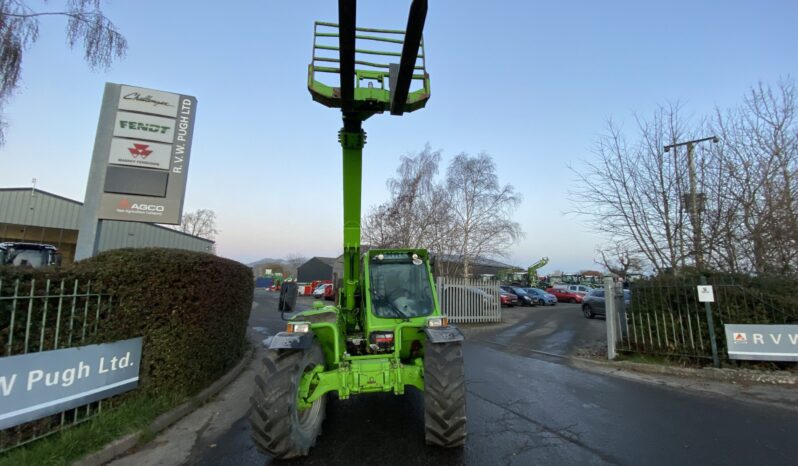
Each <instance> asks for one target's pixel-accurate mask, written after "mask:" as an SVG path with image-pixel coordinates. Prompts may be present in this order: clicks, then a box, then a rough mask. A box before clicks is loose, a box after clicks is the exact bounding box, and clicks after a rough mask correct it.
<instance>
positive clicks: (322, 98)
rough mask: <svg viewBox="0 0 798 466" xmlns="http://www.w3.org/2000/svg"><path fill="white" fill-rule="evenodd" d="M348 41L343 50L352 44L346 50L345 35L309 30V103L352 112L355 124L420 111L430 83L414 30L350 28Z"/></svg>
mask: <svg viewBox="0 0 798 466" xmlns="http://www.w3.org/2000/svg"><path fill="white" fill-rule="evenodd" d="M348 35H349V44H351V42H352V39H354V46H353V47H347V37H348V36H347V31H346V30H345V28H342V27H341V26H340V25H339V24H336V23H329V22H323V21H316V23H315V24H314V27H313V55H312V60H311V63H310V65H308V90H309V91H310V94H311V96H312V97H313V100H315V101H316V102H319V103H321V104H323V105H325V106H327V107H333V108H341V109H342V111H343V112H344V113H345V114H346V113H350V112H354V113H356V114H357V115H358V116H359V117H360V118H359V119H360V120H361V121H362V120H364V119H366V118H368V117H369V116H371V115H373V114H375V113H383V112H385V111H390V112H391V113H392V114H394V115H401V114H402V113H404V112H412V111H414V110H418V109H420V108H423V107H424V105H426V103H427V100H429V97H430V83H429V74H428V73H427V69H426V60H425V52H424V41H423V38H422V37H421V35H420V29H419V30H418V32H415V29H413V28H412V27H411V28H410V30H408V31H403V30H395V29H374V28H364V27H355V28H353V29H351V30H349V32H348ZM352 36H353V37H352ZM416 41H417V43H416ZM342 44H343V47H342ZM405 49H407V50H408V51H405ZM414 49H415V50H417V51H418V52H417V53H415V54H414ZM342 51H343V52H342ZM405 61H406V62H408V65H405V63H404V62H405ZM405 66H407V67H412V68H405ZM403 68H404V69H403ZM400 69H401V70H402V73H400ZM405 69H407V70H408V71H405ZM348 70H349V71H348ZM343 76H348V78H347V77H343ZM348 92H350V94H349V95H347V93H348Z"/></svg>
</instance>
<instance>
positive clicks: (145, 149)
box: [127, 144, 152, 159]
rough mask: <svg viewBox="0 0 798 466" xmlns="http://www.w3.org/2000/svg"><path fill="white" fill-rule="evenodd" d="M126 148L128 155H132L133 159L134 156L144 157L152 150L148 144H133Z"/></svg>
mask: <svg viewBox="0 0 798 466" xmlns="http://www.w3.org/2000/svg"><path fill="white" fill-rule="evenodd" d="M127 150H128V151H130V155H132V156H133V158H134V159H135V158H136V157H141V158H142V159H146V158H147V156H148V155H150V154H152V150H150V146H149V145H148V144H133V147H128V149H127Z"/></svg>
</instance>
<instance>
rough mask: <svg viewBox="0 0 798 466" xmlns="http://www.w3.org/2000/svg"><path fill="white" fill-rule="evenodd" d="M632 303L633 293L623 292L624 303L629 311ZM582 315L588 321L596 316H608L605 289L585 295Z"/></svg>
mask: <svg viewBox="0 0 798 466" xmlns="http://www.w3.org/2000/svg"><path fill="white" fill-rule="evenodd" d="M631 302H632V292H631V291H629V290H623V303H624V307H625V309H626V310H627V311H628V310H629V305H630V304H631ZM582 314H584V315H585V317H587V318H588V319H592V318H593V317H595V316H606V315H607V308H606V299H605V296H604V290H603V289H595V290H593V291H591V292H590V293H588V294H587V295H585V297H584V298H583V299H582Z"/></svg>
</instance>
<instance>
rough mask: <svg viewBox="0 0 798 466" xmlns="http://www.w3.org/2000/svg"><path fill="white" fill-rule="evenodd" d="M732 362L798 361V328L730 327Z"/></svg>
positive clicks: (728, 327) (773, 326)
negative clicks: (733, 360)
mask: <svg viewBox="0 0 798 466" xmlns="http://www.w3.org/2000/svg"><path fill="white" fill-rule="evenodd" d="M725 330H726V346H727V347H728V351H729V359H745V360H755V361H798V325H745V324H726V325H725Z"/></svg>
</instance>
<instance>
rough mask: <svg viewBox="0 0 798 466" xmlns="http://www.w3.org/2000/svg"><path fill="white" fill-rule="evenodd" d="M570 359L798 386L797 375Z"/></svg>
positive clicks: (663, 372) (638, 369)
mask: <svg viewBox="0 0 798 466" xmlns="http://www.w3.org/2000/svg"><path fill="white" fill-rule="evenodd" d="M570 359H572V360H573V361H578V362H582V363H585V364H593V365H600V366H604V367H608V368H614V369H622V370H631V371H635V372H642V373H644V374H653V375H670V376H676V377H690V378H699V379H704V380H712V381H716V382H727V383H731V382H735V383H756V384H764V385H796V386H798V375H796V374H790V373H784V372H767V371H754V370H747V369H716V368H714V367H707V368H702V369H696V368H692V367H676V366H664V365H657V364H644V363H639V362H631V361H602V360H598V359H590V358H581V357H571V358H570Z"/></svg>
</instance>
